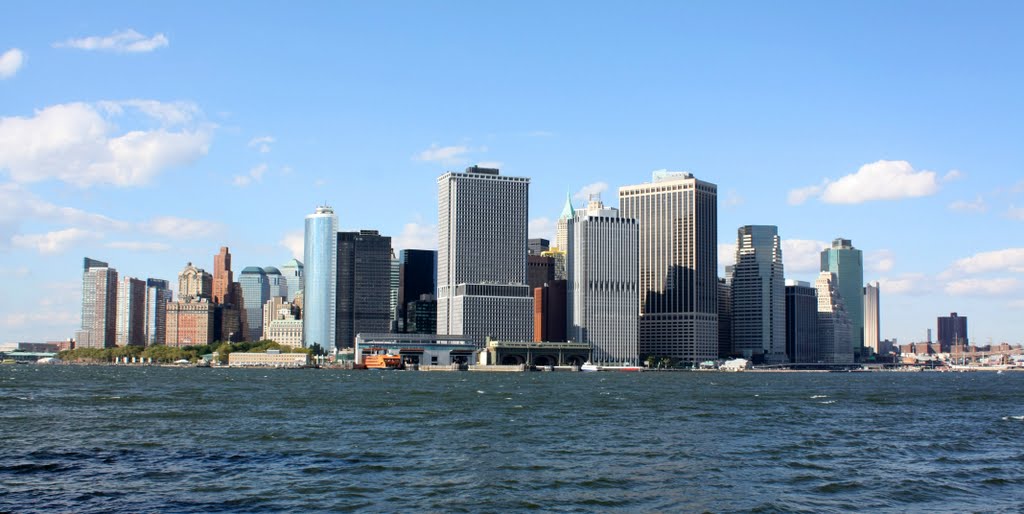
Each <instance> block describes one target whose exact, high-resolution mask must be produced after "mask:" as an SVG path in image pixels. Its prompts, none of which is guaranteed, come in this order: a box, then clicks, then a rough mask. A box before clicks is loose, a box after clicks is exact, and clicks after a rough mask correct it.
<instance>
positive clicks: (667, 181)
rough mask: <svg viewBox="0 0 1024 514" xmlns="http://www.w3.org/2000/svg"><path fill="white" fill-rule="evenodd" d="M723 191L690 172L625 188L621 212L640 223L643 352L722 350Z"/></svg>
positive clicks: (694, 357)
mask: <svg viewBox="0 0 1024 514" xmlns="http://www.w3.org/2000/svg"><path fill="white" fill-rule="evenodd" d="M717 198H718V191H717V186H715V185H714V184H712V183H710V182H705V181H702V180H698V179H696V178H694V177H693V175H692V174H690V173H684V172H666V171H659V172H655V173H654V177H653V181H652V182H650V183H646V184H640V185H634V186H626V187H622V188H619V204H620V206H621V209H622V215H623V216H624V217H626V218H631V219H635V220H636V223H637V226H638V227H639V248H640V250H639V256H640V257H639V276H640V282H639V301H640V321H639V340H638V344H639V352H640V357H641V359H644V358H646V357H647V356H661V357H669V358H671V359H672V360H673V361H675V362H676V363H678V364H683V365H692V364H696V363H700V362H703V361H707V360H712V359H714V358H716V357H717V356H718V276H717V274H718V243H717V237H718V236H717V234H718V200H717ZM734 315H735V313H734Z"/></svg>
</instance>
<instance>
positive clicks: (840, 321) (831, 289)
mask: <svg viewBox="0 0 1024 514" xmlns="http://www.w3.org/2000/svg"><path fill="white" fill-rule="evenodd" d="M814 286H815V289H817V290H818V351H817V352H816V353H817V357H818V362H825V363H830V364H831V363H839V364H847V363H851V362H853V345H851V344H850V340H851V339H852V338H853V337H852V335H853V330H852V324H851V323H850V317H849V314H848V313H847V311H846V305H845V304H844V303H843V298H842V296H841V295H840V294H839V289H838V287H836V276H835V274H833V273H830V272H828V271H822V272H821V273H820V274H819V275H818V280H816V281H815V283H814Z"/></svg>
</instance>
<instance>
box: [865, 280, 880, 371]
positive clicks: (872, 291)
mask: <svg viewBox="0 0 1024 514" xmlns="http://www.w3.org/2000/svg"><path fill="white" fill-rule="evenodd" d="M880 306H881V302H880V297H879V290H878V282H875V283H874V285H872V284H868V285H866V286H864V349H865V350H866V351H867V352H868V353H872V354H878V353H884V352H882V349H881V347H880V346H879V344H880V343H881V341H882V331H881V321H882V320H881V308H880Z"/></svg>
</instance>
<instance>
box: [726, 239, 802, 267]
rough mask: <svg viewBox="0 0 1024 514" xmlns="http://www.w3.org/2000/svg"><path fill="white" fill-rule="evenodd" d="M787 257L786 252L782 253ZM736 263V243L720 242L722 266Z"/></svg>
mask: <svg viewBox="0 0 1024 514" xmlns="http://www.w3.org/2000/svg"><path fill="white" fill-rule="evenodd" d="M782 255H783V257H785V255H786V254H785V253H783V254H782ZM735 264H736V243H718V265H719V266H720V267H722V268H725V267H726V266H733V265H735Z"/></svg>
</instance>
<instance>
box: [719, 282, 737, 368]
mask: <svg viewBox="0 0 1024 514" xmlns="http://www.w3.org/2000/svg"><path fill="white" fill-rule="evenodd" d="M725 275H726V277H725V278H719V279H718V356H719V357H720V358H723V359H724V358H726V357H732V356H733V355H732V278H731V277H732V266H726V267H725Z"/></svg>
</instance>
